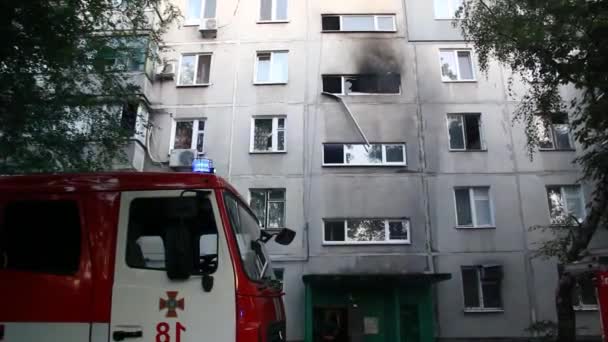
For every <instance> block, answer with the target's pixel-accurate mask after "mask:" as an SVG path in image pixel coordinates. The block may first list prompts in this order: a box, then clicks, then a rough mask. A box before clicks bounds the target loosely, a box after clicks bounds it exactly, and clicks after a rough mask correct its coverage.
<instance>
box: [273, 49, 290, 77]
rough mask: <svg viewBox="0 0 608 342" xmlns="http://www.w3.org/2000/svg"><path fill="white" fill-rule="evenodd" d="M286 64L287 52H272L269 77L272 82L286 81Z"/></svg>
mask: <svg viewBox="0 0 608 342" xmlns="http://www.w3.org/2000/svg"><path fill="white" fill-rule="evenodd" d="M287 73H288V64H287V52H273V53H272V67H271V70H270V79H271V81H272V82H287Z"/></svg>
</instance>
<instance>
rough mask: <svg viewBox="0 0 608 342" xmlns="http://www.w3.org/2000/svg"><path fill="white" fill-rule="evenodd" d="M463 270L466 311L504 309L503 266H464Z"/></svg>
mask: <svg viewBox="0 0 608 342" xmlns="http://www.w3.org/2000/svg"><path fill="white" fill-rule="evenodd" d="M461 271H462V290H463V293H464V308H465V311H502V295H501V281H502V273H503V272H502V266H500V265H483V266H464V267H462V269H461Z"/></svg>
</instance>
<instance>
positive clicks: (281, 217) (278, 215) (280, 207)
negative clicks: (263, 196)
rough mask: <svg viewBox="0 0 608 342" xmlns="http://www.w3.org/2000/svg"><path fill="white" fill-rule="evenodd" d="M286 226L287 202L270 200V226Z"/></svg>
mask: <svg viewBox="0 0 608 342" xmlns="http://www.w3.org/2000/svg"><path fill="white" fill-rule="evenodd" d="M283 227H285V202H268V227H267V228H283Z"/></svg>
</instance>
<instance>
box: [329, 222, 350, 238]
mask: <svg viewBox="0 0 608 342" xmlns="http://www.w3.org/2000/svg"><path fill="white" fill-rule="evenodd" d="M345 240H346V239H345V236H344V221H326V222H325V241H345Z"/></svg>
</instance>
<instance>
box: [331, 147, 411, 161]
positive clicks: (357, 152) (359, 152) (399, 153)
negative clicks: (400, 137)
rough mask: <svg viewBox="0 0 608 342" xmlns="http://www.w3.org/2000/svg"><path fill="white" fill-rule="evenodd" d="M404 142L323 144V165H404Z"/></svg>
mask: <svg viewBox="0 0 608 342" xmlns="http://www.w3.org/2000/svg"><path fill="white" fill-rule="evenodd" d="M405 150H406V149H405V143H395V144H370V145H369V146H367V145H365V144H323V166H406V156H405V153H406V152H405Z"/></svg>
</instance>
